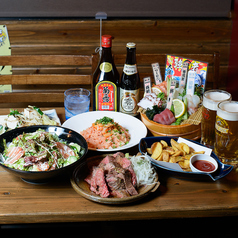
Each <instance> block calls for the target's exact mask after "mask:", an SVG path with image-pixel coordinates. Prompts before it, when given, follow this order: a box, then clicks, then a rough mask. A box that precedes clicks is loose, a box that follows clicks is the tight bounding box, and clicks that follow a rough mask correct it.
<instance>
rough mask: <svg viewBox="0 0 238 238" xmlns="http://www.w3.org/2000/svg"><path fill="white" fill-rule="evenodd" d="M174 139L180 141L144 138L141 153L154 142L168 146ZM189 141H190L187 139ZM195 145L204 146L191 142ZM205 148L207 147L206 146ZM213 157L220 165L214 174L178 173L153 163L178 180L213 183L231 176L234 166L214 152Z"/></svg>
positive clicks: (152, 160) (166, 137)
mask: <svg viewBox="0 0 238 238" xmlns="http://www.w3.org/2000/svg"><path fill="white" fill-rule="evenodd" d="M171 139H174V140H176V141H177V140H178V137H168V136H158V137H146V138H142V139H141V140H140V143H139V151H140V152H141V153H147V148H150V147H151V145H152V144H153V143H154V142H157V141H160V140H164V141H166V142H167V144H168V145H171V144H170V140H171ZM186 140H189V139H186ZM189 141H191V142H193V143H195V144H198V145H200V146H204V145H202V144H200V143H198V142H196V141H193V140H189ZM204 147H205V146H204ZM211 156H212V157H213V158H214V159H215V160H216V161H217V163H218V169H217V170H216V171H215V172H214V173H212V174H208V173H202V172H201V173H198V172H197V173H196V172H185V171H178V170H174V169H170V168H167V167H164V166H161V165H159V164H157V163H156V162H155V160H154V159H152V158H151V163H152V164H153V165H154V166H156V167H157V169H159V170H161V171H162V172H166V173H168V174H170V175H171V176H173V177H177V178H181V179H189V180H194V181H200V180H210V181H211V180H212V181H216V180H218V179H221V178H223V177H224V176H226V175H227V174H229V173H230V172H231V171H232V169H233V166H231V165H227V164H223V163H222V162H221V161H220V160H219V159H218V157H217V156H216V154H215V153H214V152H212V153H211Z"/></svg>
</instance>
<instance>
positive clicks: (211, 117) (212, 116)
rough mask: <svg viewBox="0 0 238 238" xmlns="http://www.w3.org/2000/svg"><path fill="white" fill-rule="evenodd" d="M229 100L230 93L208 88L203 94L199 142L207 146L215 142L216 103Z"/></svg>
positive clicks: (210, 146)
mask: <svg viewBox="0 0 238 238" xmlns="http://www.w3.org/2000/svg"><path fill="white" fill-rule="evenodd" d="M225 100H229V101H230V100H231V94H230V93H228V92H226V91H223V90H219V89H214V90H209V91H206V92H205V93H204V94H203V108H202V122H201V143H202V144H204V145H206V146H207V147H209V148H212V149H213V148H214V144H215V122H216V112H217V105H218V103H219V102H222V101H225Z"/></svg>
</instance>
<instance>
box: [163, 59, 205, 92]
mask: <svg viewBox="0 0 238 238" xmlns="http://www.w3.org/2000/svg"><path fill="white" fill-rule="evenodd" d="M185 63H188V71H187V72H186V74H187V75H186V78H187V79H188V75H189V72H190V71H194V72H195V79H194V87H195V90H198V88H199V91H200V92H201V94H203V93H204V91H205V85H206V77H207V70H208V63H207V62H201V61H197V60H193V59H187V58H183V57H179V56H174V55H167V60H166V68H165V80H166V81H169V79H170V78H172V79H173V80H176V81H177V82H178V84H180V81H181V78H183V76H184V75H183V70H182V69H183V66H184V65H185ZM190 73H191V72H190Z"/></svg>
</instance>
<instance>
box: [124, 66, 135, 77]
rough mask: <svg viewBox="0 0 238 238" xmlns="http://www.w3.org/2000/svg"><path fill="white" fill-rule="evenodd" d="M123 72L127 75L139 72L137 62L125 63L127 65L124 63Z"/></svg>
mask: <svg viewBox="0 0 238 238" xmlns="http://www.w3.org/2000/svg"><path fill="white" fill-rule="evenodd" d="M123 72H124V73H125V74H126V75H133V74H136V73H137V67H136V64H134V65H129V64H125V65H124V68H123Z"/></svg>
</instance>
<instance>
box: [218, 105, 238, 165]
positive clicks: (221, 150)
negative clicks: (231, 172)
mask: <svg viewBox="0 0 238 238" xmlns="http://www.w3.org/2000/svg"><path fill="white" fill-rule="evenodd" d="M215 128H216V142H215V153H216V155H217V156H218V158H219V159H220V160H221V161H222V162H223V163H226V164H233V165H235V164H237V163H238V102H236V101H224V102H221V103H219V104H218V108H217V116H216V125H215Z"/></svg>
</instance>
